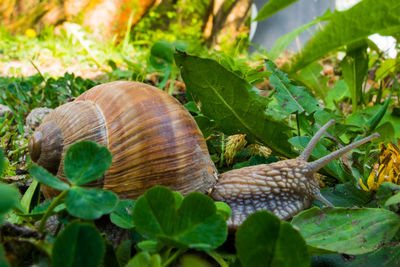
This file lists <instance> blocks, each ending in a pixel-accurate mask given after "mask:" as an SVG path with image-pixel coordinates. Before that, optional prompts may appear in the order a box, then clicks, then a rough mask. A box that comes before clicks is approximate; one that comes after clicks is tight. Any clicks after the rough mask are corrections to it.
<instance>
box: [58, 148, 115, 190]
mask: <svg viewBox="0 0 400 267" xmlns="http://www.w3.org/2000/svg"><path fill="white" fill-rule="evenodd" d="M111 161H112V158H111V153H110V152H109V151H108V149H107V148H106V147H103V146H99V145H98V144H96V143H94V142H92V141H80V142H78V143H75V144H73V145H71V146H70V147H69V148H68V150H67V153H66V154H65V159H64V172H65V174H66V176H67V179H68V180H69V181H70V183H71V184H73V185H83V184H86V183H89V182H91V181H93V180H95V179H97V178H99V177H100V176H101V175H103V174H104V173H105V171H106V170H107V169H108V168H110V166H111Z"/></svg>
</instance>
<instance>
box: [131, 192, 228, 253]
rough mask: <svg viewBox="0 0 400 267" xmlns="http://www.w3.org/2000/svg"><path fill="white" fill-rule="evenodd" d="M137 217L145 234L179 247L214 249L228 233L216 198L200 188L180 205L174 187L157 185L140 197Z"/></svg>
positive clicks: (138, 229) (134, 211)
mask: <svg viewBox="0 0 400 267" xmlns="http://www.w3.org/2000/svg"><path fill="white" fill-rule="evenodd" d="M133 221H134V224H135V227H136V230H137V231H138V232H139V233H140V234H142V235H143V236H146V237H148V238H150V239H153V240H155V239H157V240H161V241H162V242H164V243H166V244H170V245H171V246H175V247H179V248H198V249H213V248H217V247H218V246H220V245H221V244H222V243H223V242H224V241H225V239H226V237H227V226H226V223H225V220H224V219H223V218H222V216H221V215H220V214H219V213H217V210H216V207H215V204H214V202H213V201H212V199H211V198H210V197H208V196H206V195H203V194H201V193H199V192H193V193H190V194H189V195H187V196H186V197H185V198H184V199H183V201H182V203H181V205H180V206H179V207H178V206H177V205H176V198H175V197H174V194H173V193H172V191H171V190H170V189H168V188H166V187H162V186H156V187H153V188H151V189H150V190H148V191H147V192H146V193H145V194H144V195H143V196H141V197H139V198H138V200H137V201H136V203H135V207H134V209H133Z"/></svg>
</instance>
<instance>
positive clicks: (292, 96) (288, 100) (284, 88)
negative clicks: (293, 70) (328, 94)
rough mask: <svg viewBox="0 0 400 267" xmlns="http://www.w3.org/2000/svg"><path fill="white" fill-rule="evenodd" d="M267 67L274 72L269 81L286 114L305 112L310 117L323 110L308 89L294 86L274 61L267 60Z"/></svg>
mask: <svg viewBox="0 0 400 267" xmlns="http://www.w3.org/2000/svg"><path fill="white" fill-rule="evenodd" d="M265 65H266V66H267V70H268V71H271V72H272V73H271V75H270V76H269V81H270V82H271V84H272V86H273V87H274V89H275V95H274V96H275V98H276V100H277V101H278V103H279V104H280V106H281V107H282V109H283V110H284V111H285V112H286V113H288V114H291V113H295V112H297V113H303V112H305V113H306V114H307V115H309V114H311V113H313V112H315V111H317V110H319V109H321V108H320V107H319V105H318V104H319V103H318V100H317V99H316V98H315V97H314V96H313V95H312V94H311V93H310V92H308V91H307V90H306V88H304V87H302V86H297V85H295V84H293V83H292V82H291V81H290V80H289V78H288V77H287V75H286V74H285V73H283V72H281V71H279V70H278V68H277V67H276V65H275V64H274V63H273V62H272V61H270V60H267V61H266V62H265Z"/></svg>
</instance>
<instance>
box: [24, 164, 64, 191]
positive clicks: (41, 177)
mask: <svg viewBox="0 0 400 267" xmlns="http://www.w3.org/2000/svg"><path fill="white" fill-rule="evenodd" d="M29 173H30V174H31V175H32V176H33V177H34V178H35V179H36V180H38V181H39V182H41V183H42V184H45V185H48V186H50V187H52V188H55V189H57V190H61V191H64V190H69V189H70V187H69V185H68V184H66V183H64V182H62V181H61V180H60V179H58V178H56V177H54V176H53V175H52V174H51V173H49V172H48V171H47V170H45V169H43V168H42V167H40V166H39V165H33V166H32V167H31V168H30V169H29Z"/></svg>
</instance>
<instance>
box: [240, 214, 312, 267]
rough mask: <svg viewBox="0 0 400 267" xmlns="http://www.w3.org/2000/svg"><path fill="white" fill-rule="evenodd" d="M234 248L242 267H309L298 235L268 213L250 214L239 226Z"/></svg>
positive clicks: (288, 225)
mask: <svg viewBox="0 0 400 267" xmlns="http://www.w3.org/2000/svg"><path fill="white" fill-rule="evenodd" d="M235 246H236V250H237V255H238V257H239V259H240V262H241V263H242V265H243V266H310V260H311V257H310V255H309V254H308V251H307V246H306V243H305V241H304V239H303V238H302V237H301V235H300V233H299V232H298V231H297V230H295V229H294V228H293V227H292V225H290V223H288V222H284V221H281V220H280V219H279V218H278V217H276V216H275V215H274V214H272V213H270V212H268V211H259V212H256V213H253V214H252V215H250V216H249V217H248V218H247V219H246V220H245V221H244V222H243V224H242V225H241V226H240V227H239V229H238V230H237V232H236V238H235Z"/></svg>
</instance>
